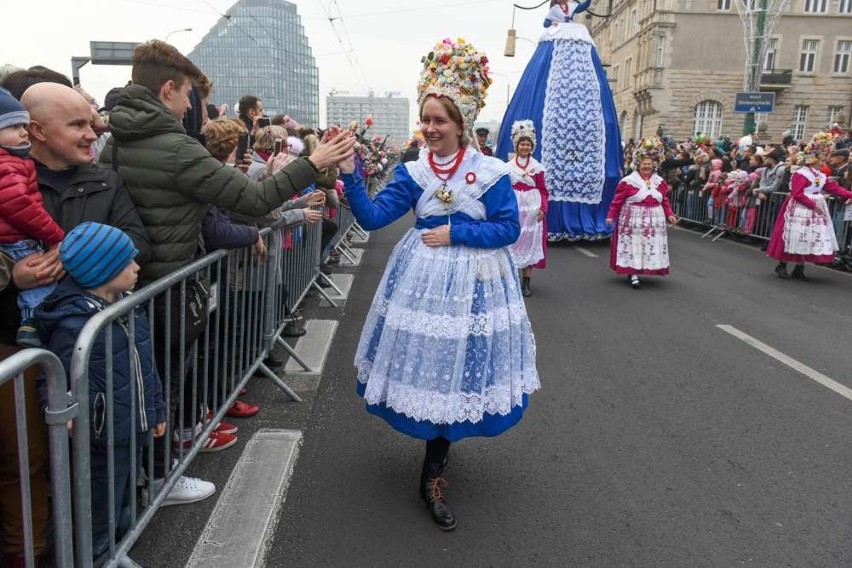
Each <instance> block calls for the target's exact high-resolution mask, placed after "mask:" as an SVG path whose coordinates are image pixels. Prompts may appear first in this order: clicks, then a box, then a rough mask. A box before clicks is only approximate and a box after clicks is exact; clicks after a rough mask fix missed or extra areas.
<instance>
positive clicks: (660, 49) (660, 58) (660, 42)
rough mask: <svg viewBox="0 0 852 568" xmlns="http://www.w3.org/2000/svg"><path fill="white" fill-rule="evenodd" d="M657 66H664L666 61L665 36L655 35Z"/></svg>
mask: <svg viewBox="0 0 852 568" xmlns="http://www.w3.org/2000/svg"><path fill="white" fill-rule="evenodd" d="M656 63H657V67H664V66H665V63H666V36H664V35H661V36H657V61H656Z"/></svg>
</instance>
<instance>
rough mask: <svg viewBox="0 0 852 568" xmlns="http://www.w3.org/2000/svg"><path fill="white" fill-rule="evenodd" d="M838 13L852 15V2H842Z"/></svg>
mask: <svg viewBox="0 0 852 568" xmlns="http://www.w3.org/2000/svg"><path fill="white" fill-rule="evenodd" d="M837 11H838V12H840V13H841V14H852V0H840V5H839V6H838V7H837Z"/></svg>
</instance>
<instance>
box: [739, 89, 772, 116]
mask: <svg viewBox="0 0 852 568" xmlns="http://www.w3.org/2000/svg"><path fill="white" fill-rule="evenodd" d="M773 110H775V93H737V98H736V99H734V112H772V111H773Z"/></svg>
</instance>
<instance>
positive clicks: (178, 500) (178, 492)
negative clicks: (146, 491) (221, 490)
mask: <svg viewBox="0 0 852 568" xmlns="http://www.w3.org/2000/svg"><path fill="white" fill-rule="evenodd" d="M164 483H165V480H164V479H155V480H154V481H153V482H152V484H151V491H152V493H153V494H154V495H156V494H157V493H158V492H159V490H160V488H161V487H162V486H163V484H164ZM214 493H216V486H215V485H213V484H212V483H210V482H209V481H204V480H201V479H198V478H197V477H187V476H185V475H182V476H180V478H179V479H178V480H177V483H175V486H174V487H172V490H171V491H170V492H169V494H168V495H167V496H166V500H165V501H163V507H167V506H169V505H186V504H188V503H195V502H196V501H203V500H204V499H207V498H208V497H210V496H211V495H213V494H214Z"/></svg>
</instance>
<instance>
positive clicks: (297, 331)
mask: <svg viewBox="0 0 852 568" xmlns="http://www.w3.org/2000/svg"><path fill="white" fill-rule="evenodd" d="M306 333H308V330H307V329H305V328H304V327H299V326H298V325H297V324H295V323H293V322H290V323H288V324H287V325H285V326H284V330H283V331H282V332H281V335H282V336H283V337H302V336H303V335H305V334H306Z"/></svg>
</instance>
